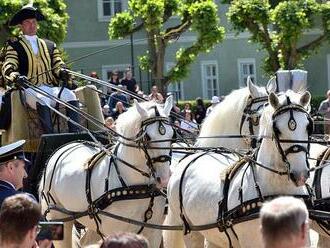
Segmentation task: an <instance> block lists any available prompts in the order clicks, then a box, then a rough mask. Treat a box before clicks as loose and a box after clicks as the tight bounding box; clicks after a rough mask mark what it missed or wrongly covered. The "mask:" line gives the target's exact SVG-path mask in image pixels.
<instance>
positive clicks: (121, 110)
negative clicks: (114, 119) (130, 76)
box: [116, 101, 126, 113]
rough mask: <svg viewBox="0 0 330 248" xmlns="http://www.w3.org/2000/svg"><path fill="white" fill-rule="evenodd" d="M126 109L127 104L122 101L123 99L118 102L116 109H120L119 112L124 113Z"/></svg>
mask: <svg viewBox="0 0 330 248" xmlns="http://www.w3.org/2000/svg"><path fill="white" fill-rule="evenodd" d="M125 110H126V109H125V106H124V104H123V103H122V102H121V101H118V102H117V103H116V111H118V112H119V113H122V112H124V111H125Z"/></svg>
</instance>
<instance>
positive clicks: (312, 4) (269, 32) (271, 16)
mask: <svg viewBox="0 0 330 248" xmlns="http://www.w3.org/2000/svg"><path fill="white" fill-rule="evenodd" d="M227 15H228V18H229V20H230V21H231V23H232V25H233V28H234V29H235V30H236V31H237V32H243V31H245V30H246V29H247V30H249V31H250V33H251V34H252V36H251V41H252V42H255V43H258V44H260V45H261V47H262V49H264V50H266V51H267V53H268V56H267V57H266V58H265V61H264V69H265V71H266V72H268V73H273V72H276V71H277V70H278V69H280V68H282V69H294V68H297V67H300V66H301V64H302V62H303V61H304V59H306V58H307V57H308V56H310V55H311V54H312V53H313V52H316V51H317V49H318V48H319V47H320V46H321V45H322V44H323V43H324V42H325V41H327V40H328V41H330V2H327V3H324V2H323V3H322V2H321V1H315V0H287V1H279V0H277V1H268V0H233V1H230V8H229V12H228V13H227ZM311 28H318V29H320V30H321V34H319V35H318V36H317V37H314V38H313V39H312V40H310V39H305V37H304V32H305V31H308V30H309V29H311Z"/></svg>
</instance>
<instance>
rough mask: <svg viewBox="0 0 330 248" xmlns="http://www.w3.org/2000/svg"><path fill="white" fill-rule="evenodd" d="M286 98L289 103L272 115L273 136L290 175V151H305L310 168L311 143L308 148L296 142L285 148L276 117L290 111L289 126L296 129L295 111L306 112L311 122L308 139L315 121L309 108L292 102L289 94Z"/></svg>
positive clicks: (308, 128)
mask: <svg viewBox="0 0 330 248" xmlns="http://www.w3.org/2000/svg"><path fill="white" fill-rule="evenodd" d="M286 99H287V105H284V106H281V107H279V108H278V109H276V110H275V112H274V113H273V115H272V123H273V134H272V137H273V139H274V140H275V144H276V147H277V150H278V151H279V153H280V155H281V158H282V161H283V162H284V164H285V166H286V173H285V174H287V175H288V176H289V175H290V162H289V161H288V159H287V155H289V154H290V153H298V152H305V154H306V164H307V166H308V168H309V162H308V155H309V150H310V144H309V143H308V144H307V148H306V147H304V146H302V145H299V144H294V145H292V146H290V147H289V148H287V149H285V150H283V148H282V146H281V141H280V138H279V136H280V134H281V131H280V130H279V129H278V127H277V126H276V118H277V117H278V116H279V115H282V114H284V113H286V112H289V114H290V118H289V121H288V127H289V129H290V130H291V131H294V130H296V128H297V122H296V120H295V119H294V116H293V111H297V112H302V113H304V114H306V116H307V119H308V121H309V124H308V126H307V133H308V139H309V137H310V135H311V134H312V133H313V127H314V123H313V119H312V118H311V116H310V114H309V113H308V112H307V110H306V109H305V108H304V107H302V106H301V105H298V104H294V103H291V101H290V98H289V97H288V96H286Z"/></svg>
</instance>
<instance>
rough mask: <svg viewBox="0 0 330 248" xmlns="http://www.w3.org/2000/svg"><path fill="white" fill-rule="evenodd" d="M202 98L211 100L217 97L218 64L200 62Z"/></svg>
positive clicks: (214, 62)
mask: <svg viewBox="0 0 330 248" xmlns="http://www.w3.org/2000/svg"><path fill="white" fill-rule="evenodd" d="M202 83H203V98H206V99H211V98H212V96H219V82H218V63H217V62H216V61H202Z"/></svg>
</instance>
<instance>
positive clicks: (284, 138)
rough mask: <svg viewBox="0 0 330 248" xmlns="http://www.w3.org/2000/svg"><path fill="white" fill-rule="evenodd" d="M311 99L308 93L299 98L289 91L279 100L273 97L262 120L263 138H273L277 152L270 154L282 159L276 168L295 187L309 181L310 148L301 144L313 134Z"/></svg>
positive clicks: (272, 95)
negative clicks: (265, 136) (275, 154)
mask: <svg viewBox="0 0 330 248" xmlns="http://www.w3.org/2000/svg"><path fill="white" fill-rule="evenodd" d="M310 99H311V94H310V93H309V92H308V91H306V92H305V93H303V94H299V93H295V92H293V91H291V90H288V91H287V92H286V93H285V94H283V95H280V96H277V95H275V94H274V93H270V94H269V106H268V107H266V109H265V111H264V114H263V116H262V120H261V122H262V127H261V129H263V130H261V132H260V134H262V135H265V134H266V135H267V136H269V135H271V136H272V138H273V142H274V143H275V146H276V148H277V149H274V148H271V149H272V150H269V152H270V153H272V152H274V150H275V152H276V151H277V152H278V155H277V157H278V158H279V159H278V160H276V161H274V166H275V167H277V169H278V170H282V171H283V169H285V171H286V173H282V174H287V175H288V176H289V178H290V179H291V180H292V181H293V182H294V184H295V185H296V186H302V185H304V184H305V182H306V180H307V178H308V177H309V163H308V160H307V157H308V154H309V144H306V143H301V142H299V141H302V140H304V141H306V140H308V138H309V136H310V135H311V134H312V131H313V130H312V128H313V121H312V119H311V116H310V115H309V113H308V107H309V104H310ZM266 116H267V117H266ZM270 156H271V155H270ZM283 166H284V167H283Z"/></svg>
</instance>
